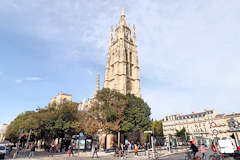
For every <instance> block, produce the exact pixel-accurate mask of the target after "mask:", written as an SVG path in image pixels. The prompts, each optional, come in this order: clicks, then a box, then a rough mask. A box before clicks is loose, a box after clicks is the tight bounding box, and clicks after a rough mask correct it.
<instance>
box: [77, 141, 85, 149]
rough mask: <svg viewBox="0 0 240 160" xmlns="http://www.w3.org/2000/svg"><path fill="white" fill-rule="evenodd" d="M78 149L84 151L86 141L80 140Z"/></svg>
mask: <svg viewBox="0 0 240 160" xmlns="http://www.w3.org/2000/svg"><path fill="white" fill-rule="evenodd" d="M78 148H79V149H82V150H84V149H85V140H84V139H81V140H79V143H78Z"/></svg>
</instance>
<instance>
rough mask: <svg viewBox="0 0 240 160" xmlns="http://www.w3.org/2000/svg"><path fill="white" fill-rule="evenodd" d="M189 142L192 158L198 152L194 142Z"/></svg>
mask: <svg viewBox="0 0 240 160" xmlns="http://www.w3.org/2000/svg"><path fill="white" fill-rule="evenodd" d="M190 144H191V147H190V148H191V150H192V153H193V158H195V156H196V153H197V152H198V148H197V146H196V145H195V144H193V142H192V141H190Z"/></svg>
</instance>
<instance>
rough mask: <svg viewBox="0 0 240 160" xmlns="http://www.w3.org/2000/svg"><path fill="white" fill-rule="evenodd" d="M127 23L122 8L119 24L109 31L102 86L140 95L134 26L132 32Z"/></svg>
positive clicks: (123, 92)
mask: <svg viewBox="0 0 240 160" xmlns="http://www.w3.org/2000/svg"><path fill="white" fill-rule="evenodd" d="M131 32H132V31H131V28H130V26H129V25H127V22H126V19H125V11H124V9H122V14H121V18H120V21H119V24H118V25H117V26H116V28H115V29H114V33H115V36H114V35H113V34H114V33H113V27H111V31H110V42H109V50H108V58H107V63H106V71H105V80H104V88H110V89H115V90H117V91H119V92H120V93H122V94H127V93H131V94H135V95H136V96H137V97H140V95H141V94H140V75H139V65H138V53H137V45H136V28H135V25H133V33H131Z"/></svg>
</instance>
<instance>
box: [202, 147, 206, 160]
mask: <svg viewBox="0 0 240 160" xmlns="http://www.w3.org/2000/svg"><path fill="white" fill-rule="evenodd" d="M201 152H202V160H205V159H206V158H207V157H206V154H205V152H206V150H205V145H204V144H202V145H201Z"/></svg>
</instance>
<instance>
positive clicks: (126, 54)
mask: <svg viewBox="0 0 240 160" xmlns="http://www.w3.org/2000/svg"><path fill="white" fill-rule="evenodd" d="M125 56H126V61H128V53H127V49H125Z"/></svg>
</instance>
